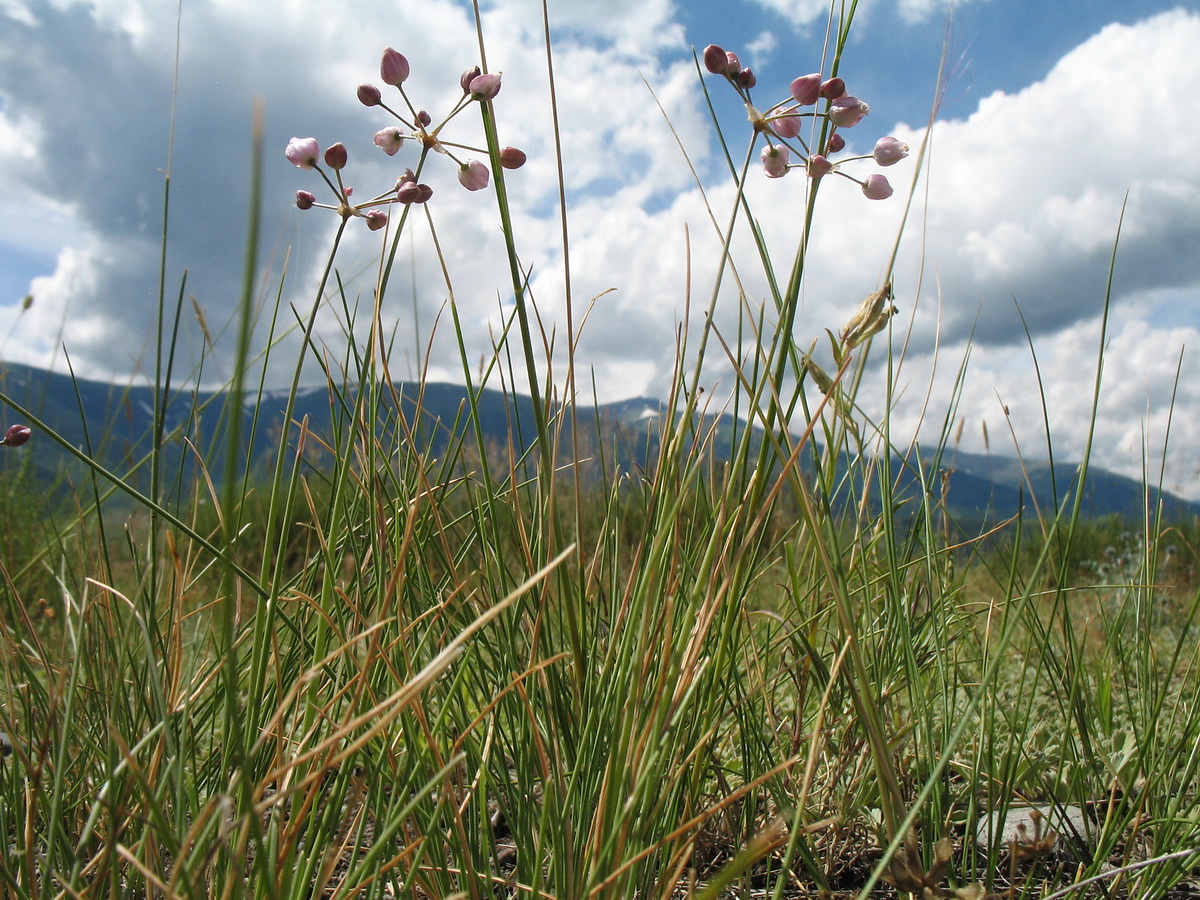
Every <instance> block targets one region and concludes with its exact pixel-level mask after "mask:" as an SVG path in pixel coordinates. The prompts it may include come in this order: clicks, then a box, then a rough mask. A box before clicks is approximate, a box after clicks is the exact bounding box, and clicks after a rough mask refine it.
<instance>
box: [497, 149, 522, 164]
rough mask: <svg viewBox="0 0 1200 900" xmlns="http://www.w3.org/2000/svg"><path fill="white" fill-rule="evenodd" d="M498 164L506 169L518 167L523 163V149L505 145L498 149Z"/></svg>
mask: <svg viewBox="0 0 1200 900" xmlns="http://www.w3.org/2000/svg"><path fill="white" fill-rule="evenodd" d="M500 165H501V166H503V167H504V168H506V169H519V168H521V166H523V165H525V151H524V150H518V149H517V148H516V147H505V148H504V149H503V150H501V151H500Z"/></svg>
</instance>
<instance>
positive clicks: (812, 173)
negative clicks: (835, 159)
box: [808, 153, 833, 178]
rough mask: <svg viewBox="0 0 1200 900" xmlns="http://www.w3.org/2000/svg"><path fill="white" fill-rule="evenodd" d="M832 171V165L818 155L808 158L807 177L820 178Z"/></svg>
mask: <svg viewBox="0 0 1200 900" xmlns="http://www.w3.org/2000/svg"><path fill="white" fill-rule="evenodd" d="M832 171H833V163H831V162H830V161H829V160H828V159H826V158H825V157H824V156H821V154H819V153H814V154H813V155H812V156H810V157H809V158H808V177H809V178H821V177H822V176H825V175H828V174H829V173H830V172H832Z"/></svg>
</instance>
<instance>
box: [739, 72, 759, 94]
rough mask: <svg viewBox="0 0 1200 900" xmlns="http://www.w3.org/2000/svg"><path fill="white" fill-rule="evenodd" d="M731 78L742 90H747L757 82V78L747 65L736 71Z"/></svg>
mask: <svg viewBox="0 0 1200 900" xmlns="http://www.w3.org/2000/svg"><path fill="white" fill-rule="evenodd" d="M733 80H734V81H736V82H737V86H738V87H740V88H741V89H742V90H743V91H748V90H750V88H752V87H754V86H755V85H756V84H758V79H757V78H755V77H754V72H753V71H751V69H750V68H749V67H746V68H745V69H742V71H740V72H738V73H737V76H736V77H735V78H734V79H733Z"/></svg>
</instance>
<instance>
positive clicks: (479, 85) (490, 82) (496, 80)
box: [470, 72, 500, 101]
mask: <svg viewBox="0 0 1200 900" xmlns="http://www.w3.org/2000/svg"><path fill="white" fill-rule="evenodd" d="M470 87H471V90H470V94H471V99H472V100H479V101H483V100H491V99H492V98H493V97H495V96H496V95H497V94H498V93H500V75H499V73H497V72H489V73H488V74H486V75H476V76H475V77H474V78H472V79H471V85H470Z"/></svg>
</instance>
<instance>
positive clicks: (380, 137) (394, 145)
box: [375, 125, 404, 156]
mask: <svg viewBox="0 0 1200 900" xmlns="http://www.w3.org/2000/svg"><path fill="white" fill-rule="evenodd" d="M375 146H376V147H378V148H379V149H380V150H382V151H383V152H384V153H386V154H387V155H388V156H395V155H396V153H397V151H399V149H400V148H401V147H403V146H404V135H403V134H401V133H400V129H399V128H397V127H396V126H395V125H389V126H388V127H387V128H381V129H380V130H379V131H377V132H375Z"/></svg>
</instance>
